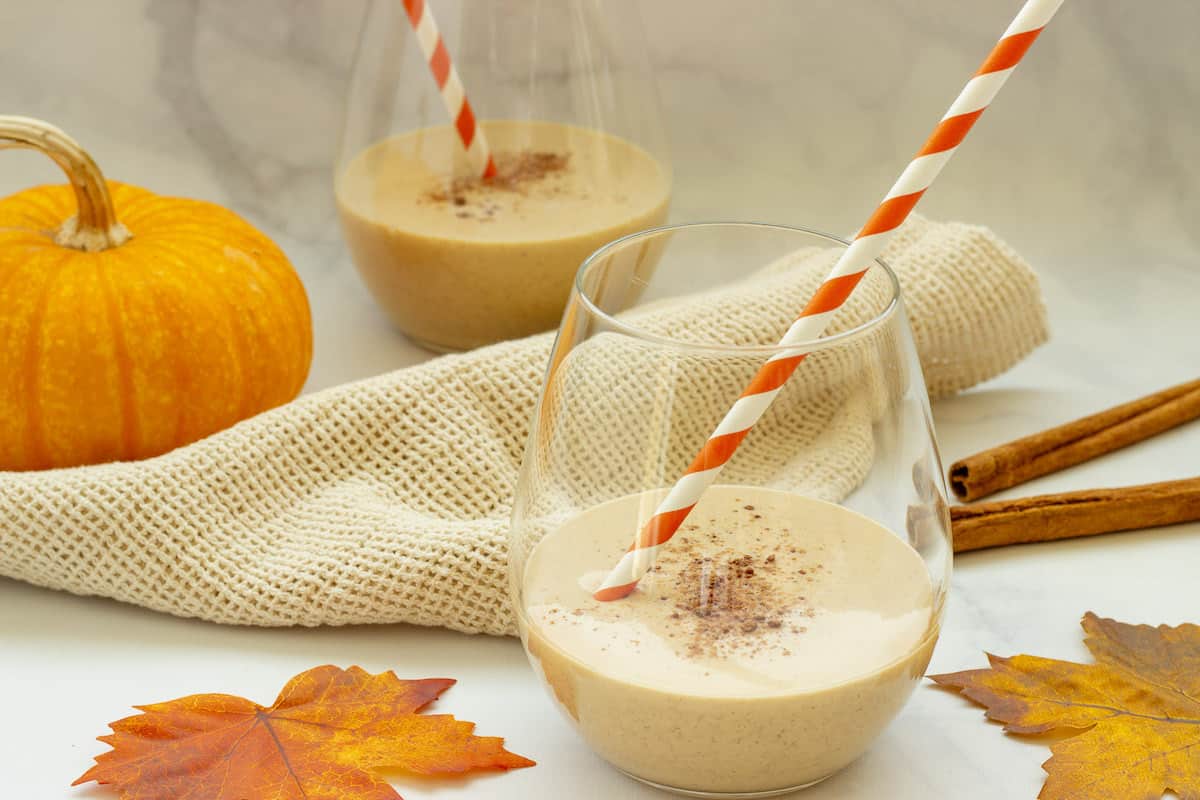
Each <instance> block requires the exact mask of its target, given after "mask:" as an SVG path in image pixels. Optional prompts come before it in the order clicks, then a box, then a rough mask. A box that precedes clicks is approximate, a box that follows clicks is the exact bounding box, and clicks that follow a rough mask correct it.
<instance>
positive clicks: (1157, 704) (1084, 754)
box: [930, 611, 1200, 800]
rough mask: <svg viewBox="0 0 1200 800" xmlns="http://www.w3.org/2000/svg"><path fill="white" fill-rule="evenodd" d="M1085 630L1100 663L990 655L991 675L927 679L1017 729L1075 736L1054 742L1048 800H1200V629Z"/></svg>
mask: <svg viewBox="0 0 1200 800" xmlns="http://www.w3.org/2000/svg"><path fill="white" fill-rule="evenodd" d="M1082 624H1083V629H1084V631H1085V632H1086V633H1087V638H1086V639H1084V644H1086V645H1087V648H1088V650H1090V651H1091V653H1092V656H1093V657H1095V659H1096V663H1094V664H1075V663H1072V662H1070V661H1056V660H1054V659H1050V658H1038V657H1037V656H1024V655H1022V656H1013V657H1012V658H1000V657H998V656H993V655H991V654H988V661H989V662H990V663H991V665H992V666H991V669H975V670H968V671H966V672H954V673H950V674H947V675H931V676H930V677H931V678H932V679H933V680H934V681H936V682H937V683H938V684H940V685H942V686H951V687H957V688H958V689H960V690H961V691H962V693H963V694H964V695H966V696H967V697H969V698H970V699H972V700H974V701H975V702H976V703H979V704H980V705H982V706H986V707H987V716H988V717H989V718H990V719H994V720H997V721H998V722H1003V723H1004V730H1006V731H1009V732H1011V733H1025V734H1038V733H1045V732H1047V731H1052V730H1060V731H1078V732H1079V733H1077V734H1076V735H1073V736H1070V737H1069V738H1065V739H1063V740H1061V741H1058V742H1055V743H1054V744H1052V745H1051V746H1050V752H1051V753H1052V755H1051V757H1050V759H1049V760H1048V761H1046V762H1045V763H1044V764H1042V768H1043V769H1045V770H1046V772H1047V778H1046V783H1045V785H1044V786H1043V787H1042V791H1041V792H1040V793H1039V794H1038V797H1039V798H1042V799H1043V800H1157V799H1158V798H1161V797H1162V796H1163V794H1164V793H1165V792H1167V791H1172V792H1174V793H1175V794H1176V795H1178V796H1179V797H1180V798H1182V800H1200V627H1198V626H1196V625H1180V626H1179V627H1176V628H1171V627H1167V626H1166V625H1160V626H1159V627H1157V628H1153V627H1151V626H1149V625H1127V624H1125V623H1121V622H1116V621H1114V620H1111V619H1102V618H1100V617H1097V616H1096V615H1095V614H1093V613H1091V612H1090V611H1089V612H1088V613H1087V614H1085V615H1084V617H1083V623H1082Z"/></svg>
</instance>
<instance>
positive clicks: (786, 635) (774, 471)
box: [509, 223, 951, 797]
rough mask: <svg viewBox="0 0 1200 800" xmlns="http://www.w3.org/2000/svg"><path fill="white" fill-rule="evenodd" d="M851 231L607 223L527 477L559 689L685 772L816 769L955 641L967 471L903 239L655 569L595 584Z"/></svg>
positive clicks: (525, 545)
mask: <svg viewBox="0 0 1200 800" xmlns="http://www.w3.org/2000/svg"><path fill="white" fill-rule="evenodd" d="M845 246H846V245H845V243H844V242H842V241H840V240H838V239H836V238H834V237H831V236H827V235H824V234H820V233H816V232H812V231H806V230H800V229H796V228H786V227H779V226H769V225H757V224H741V223H716V224H697V225H683V226H675V227H665V228H659V229H656V230H652V231H646V232H641V233H637V234H633V235H631V236H628V237H626V238H624V239H621V240H618V241H616V242H613V243H611V244H609V245H608V246H606V247H604V248H602V249H601V250H599V251H598V252H597V253H596V254H594V255H593V256H591V257H590V258H589V259H588V260H587V261H586V262H584V264H583V266H582V268H581V269H580V270H579V272H578V275H577V277H576V279H575V286H574V289H573V293H572V297H571V300H570V302H569V303H568V306H567V309H566V313H565V315H564V318H563V321H562V325H561V327H560V329H559V337H558V341H557V344H556V346H555V348H554V351H553V354H552V356H551V361H550V366H549V370H548V373H547V376H546V382H545V385H544V388H543V393H542V397H541V402H540V405H539V408H538V411H537V414H536V417H535V419H534V421H533V424H532V430H531V434H530V439H529V443H528V449H527V451H526V455H525V460H524V464H523V466H522V471H521V476H520V480H519V483H518V486H517V490H516V504H515V510H514V516H513V524H512V531H511V535H510V553H509V578H510V588H511V594H512V600H513V604H514V608H515V610H516V614H517V619H518V625H519V628H520V633H521V638H522V641H523V643H524V645H525V648H526V650H527V652H528V655H529V659H530V662H531V663H532V665H533V667H534V669H535V671H536V673H537V675H538V676H539V678H540V679H541V680H542V681H543V682H544V684H545V686H546V688H547V689H548V693H549V696H550V697H551V698H552V702H553V703H554V704H555V705H556V706H557V707H558V708H559V709H560V710H561V711H562V712H563V713H564V714H565V715H566V716H567V717H568V718H569V719H570V720H571V722H572V723H573V725H574V726H575V728H576V729H577V730H578V731H579V733H580V734H581V735H582V737H583V738H584V740H586V742H587V743H588V745H590V746H591V747H592V748H593V749H594V750H595V751H596V752H597V753H598V754H599V755H600V756H602V757H603V758H605V759H606V760H608V761H609V762H610V763H611V764H612V765H613V766H615V767H616V768H617V769H619V770H622V771H624V772H625V773H627V774H628V775H630V776H632V777H634V778H637V779H639V780H641V781H644V782H646V783H649V784H653V785H655V786H658V787H660V788H665V789H670V790H673V791H676V792H679V793H681V794H687V795H693V796H702V797H758V796H767V795H771V794H781V793H784V792H788V791H792V790H795V789H798V788H801V787H804V786H807V785H811V784H813V783H816V782H817V781H820V780H822V779H824V778H826V777H828V776H829V775H831V774H833V773H835V772H837V771H838V770H840V769H841V768H843V767H845V766H846V765H847V764H849V763H850V762H851V761H853V760H854V759H856V758H857V757H858V756H859V755H861V754H862V753H863V752H864V751H865V750H866V749H867V747H868V746H869V745H870V744H871V742H872V741H873V740H874V739H875V738H876V737H877V736H878V735H879V733H880V732H881V731H882V730H883V728H884V727H885V726H886V725H887V724H888V723H889V722H890V721H891V720H892V719H893V717H895V716H896V714H897V713H898V712H899V711H900V709H901V707H902V706H903V705H904V703H905V702H906V700H907V699H908V697H909V695H910V693H911V691H912V689H913V687H914V686H915V685H916V684H917V682H918V680H919V679H920V677H921V676H922V675H923V673H924V671H925V668H926V666H927V664H928V662H929V658H930V656H931V654H932V650H933V647H934V643H935V641H936V639H937V635H938V629H939V623H940V620H941V616H942V609H943V606H944V602H945V598H946V591H947V588H948V585H949V578H950V566H951V546H950V534H949V531H950V527H949V517H948V513H947V507H946V499H945V498H946V490H945V485H944V483H943V481H942V478H941V476H942V470H941V466H940V464H939V461H938V454H937V449H936V446H935V443H934V435H933V430H932V426H931V421H930V416H929V409H928V397H927V394H926V390H925V384H924V381H923V378H922V374H921V368H920V364H919V363H918V361H917V358H916V353H915V349H914V345H913V341H912V336H911V333H910V330H909V326H908V321H907V319H906V316H905V311H904V305H903V302H902V300H901V297H900V290H899V285H898V284H897V282H896V277H895V275H894V274H893V273H892V272H891V270H890V269H889V268H888V267H887V266H886V265H885V264H883V263H876V264H875V265H873V267H872V269H871V270H870V272H869V273H868V274H867V277H865V278H864V279H863V281H862V283H861V284H860V285H859V286H858V288H857V289H856V290H855V293H854V295H853V297H852V298H851V299H850V300H849V301H848V302H847V303H846V304H845V305H844V306H843V307H842V308H841V309H839V310H838V311H837V312H836V316H835V317H834V318H833V322H832V324H831V326H830V328H829V333H827V334H826V336H825V337H824V338H822V339H820V340H817V341H813V342H809V343H805V344H804V345H803V349H804V350H805V351H807V352H809V353H810V355H809V356H808V358H807V359H806V360H805V361H804V362H803V363H802V364H801V365H800V367H799V369H798V370H797V371H796V373H795V374H794V375H793V376H792V377H791V379H790V380H789V381H788V382H787V383H786V384H785V385H784V387H783V389H782V390H781V391H780V393H779V394H778V396H777V397H776V398H775V399H774V402H773V403H772V404H771V406H770V408H769V409H768V410H767V411H766V413H765V415H764V416H763V417H762V419H761V420H760V421H759V422H758V424H757V425H755V427H754V428H753V429H752V430H751V431H750V433H749V434H748V435H747V436H746V437H745V439H744V440H742V442H741V445H740V447H738V449H737V450H736V452H735V454H734V455H733V457H732V459H731V460H730V461H729V462H728V464H727V465H726V467H725V469H724V471H723V472H722V473H721V474H720V476H719V478H718V479H717V481H716V483H715V484H714V485H712V486H711V487H710V488H709V489H708V490H707V491H706V492H705V493H704V494H703V495H702V497H701V499H700V501H699V502H698V503H697V504H696V506H695V507H694V508H693V509H692V510H691V511H690V513H686V512H684V513H685V514H686V516H685V517H684V519H683V522H682V524H681V525H680V527H679V529H678V531H677V532H676V534H675V535H674V537H673V538H672V539H670V540H669V541H667V542H666V543H665V544H663V545H662V546H661V547H660V548H659V550H658V555H657V558H656V559H655V560H654V561H653V566H652V568H651V569H650V571H649V572H647V573H646V574H645V576H644V577H643V578H642V579H641V581H640V582H639V583H638V586H637V588H636V589H635V590H634V591H633V592H632V593H631V594H629V595H628V596H626V597H624V598H622V599H616V600H608V601H601V600H598V599H596V598H595V597H594V596H593V592H595V590H596V589H597V588H598V587H599V585H600V583H601V581H602V580H603V579H604V577H605V576H606V575H607V573H608V572H609V571H610V570H611V569H612V568H613V567H614V566H615V565H616V564H617V562H618V560H619V559H620V558H621V556H622V555H623V554H624V553H625V552H626V550H628V549H629V547H630V545H631V543H632V542H633V541H634V538H635V536H636V535H637V533H638V531H639V530H640V529H641V528H642V527H643V525H645V523H646V522H647V520H648V519H650V518H651V516H653V515H654V513H655V510H656V508H657V507H658V504H659V502H660V501H661V500H662V499H663V498H664V497H665V496H666V493H667V491H668V490H669V488H670V487H671V486H672V484H674V483H675V481H676V480H677V479H678V478H679V477H680V475H682V474H683V473H684V471H685V470H686V469H687V468H688V466H689V464H690V463H691V462H692V460H693V458H694V457H695V456H696V454H697V452H698V451H699V450H700V448H701V446H702V445H703V444H704V442H705V440H706V439H708V437H709V435H710V434H711V433H713V431H714V429H715V428H716V427H717V425H718V423H719V422H720V421H721V418H722V417H723V415H724V414H725V412H726V411H727V410H728V409H729V407H730V406H731V405H732V404H733V403H734V401H735V400H737V398H738V396H739V395H740V394H741V393H742V390H743V389H744V388H745V386H746V384H747V383H748V382H749V380H750V379H751V377H752V376H753V375H754V374H755V372H756V371H757V370H758V369H759V367H760V366H761V365H762V364H763V362H764V361H765V360H767V359H769V358H771V357H772V356H775V355H778V354H779V353H780V352H781V351H780V349H779V348H778V347H777V346H776V345H775V344H774V343H775V342H777V341H778V339H779V338H780V336H781V335H782V334H783V332H784V331H785V330H786V329H787V327H788V325H789V323H790V322H791V321H792V319H793V318H794V317H795V315H796V314H797V313H798V309H800V308H801V307H803V305H804V303H805V301H806V300H807V299H808V298H809V296H810V295H811V293H812V291H813V290H814V289H815V288H816V286H817V285H818V283H819V282H820V281H821V279H822V278H823V276H824V275H825V273H826V272H827V271H828V269H829V267H830V266H831V265H832V264H833V262H834V261H835V260H836V258H837V257H838V255H839V254H840V252H841V251H842V249H843V248H844V247H845ZM739 282H740V283H739ZM909 724H912V723H909Z"/></svg>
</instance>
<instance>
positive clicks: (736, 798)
mask: <svg viewBox="0 0 1200 800" xmlns="http://www.w3.org/2000/svg"><path fill="white" fill-rule="evenodd" d="M619 771H620V772H621V773H623V774H625V775H628V776H629V777H631V778H633V779H634V780H635V781H637V782H638V783H644V784H646V785H647V786H653V787H654V788H655V789H662V790H663V791H664V792H671V793H672V794H678V795H683V796H684V797H704V798H708V799H709V800H756V799H757V798H761V797H779V796H780V795H783V794H791V793H792V792H798V791H800V790H801V789H807V788H808V787H810V786H816V785H817V784H818V783H820V782H821V781H823V780H825V779H826V778H828V777H830V776H831V775H835V774H836V773H834V772H831V773H829V775H824V776H822V777H820V778H817V779H816V780H815V781H809V782H808V783H801V784H798V785H796V786H785V787H784V788H782V789H767V790H766V791H764V792H701V791H697V790H695V789H678V788H676V787H674V786H667V785H666V784H663V783H655V782H654V781H650V780H646V779H645V778H639V777H638V776H637V775H634V774H633V773H631V772H625V770H623V769H621V770H619Z"/></svg>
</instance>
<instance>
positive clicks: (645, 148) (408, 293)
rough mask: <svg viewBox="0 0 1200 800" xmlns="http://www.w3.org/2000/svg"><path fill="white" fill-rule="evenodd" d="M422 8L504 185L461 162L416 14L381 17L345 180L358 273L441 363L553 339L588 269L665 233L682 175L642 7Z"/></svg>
mask: <svg viewBox="0 0 1200 800" xmlns="http://www.w3.org/2000/svg"><path fill="white" fill-rule="evenodd" d="M415 6H416V7H418V8H423V9H424V10H423V11H422V12H421V13H424V14H426V15H432V14H436V24H437V25H438V26H439V27H440V32H441V37H442V42H443V43H444V49H443V50H439V51H437V52H438V53H439V54H443V55H444V54H447V53H448V56H446V57H448V58H449V59H451V60H452V62H453V68H454V69H455V70H456V71H457V74H458V75H460V76H461V79H462V86H463V87H465V93H466V97H467V99H468V100H469V102H470V106H471V108H472V114H473V116H474V118H476V119H478V120H479V124H478V131H479V135H480V136H482V140H483V141H485V142H486V144H487V147H488V148H489V149H490V152H491V154H492V156H493V159H494V162H495V165H496V167H497V170H498V174H497V175H495V176H494V177H490V178H486V179H485V178H484V177H482V175H481V174H480V171H479V168H478V165H476V164H473V163H472V161H471V160H469V159H468V158H467V153H466V150H465V149H464V147H463V144H462V136H461V135H460V133H459V127H458V126H457V125H456V124H453V125H452V124H451V122H452V120H451V118H450V116H451V115H449V114H448V113H447V111H446V108H445V105H444V103H443V97H442V96H441V93H440V92H439V88H438V85H437V83H435V81H434V78H433V76H432V75H431V70H430V62H429V61H428V60H427V59H426V57H425V55H424V54H423V53H422V51H421V48H420V47H419V46H418V41H417V38H418V37H417V36H416V35H415V34H414V32H413V30H412V26H411V25H410V20H409V19H408V17H407V16H406V12H405V8H404V4H402V3H401V1H400V0H373V2H372V3H371V5H370V7H369V10H368V14H367V17H366V19H365V21H364V24H363V29H362V34H361V39H360V42H359V48H358V54H357V56H356V58H355V65H354V69H353V73H352V76H351V81H350V87H349V94H348V97H347V104H346V117H345V124H344V127H343V133H342V140H341V145H340V148H339V154H338V157H337V164H336V168H335V186H334V188H335V194H336V199H337V206H338V211H339V216H340V218H341V222H342V230H343V233H344V235H345V238H346V242H347V244H348V246H349V249H350V254H351V257H352V259H353V261H354V264H355V265H356V267H357V268H358V271H359V273H360V274H361V276H362V278H363V280H364V281H365V282H366V285H367V287H368V289H369V290H370V291H371V293H372V295H373V296H374V297H375V299H376V301H377V302H378V303H379V304H380V306H381V307H382V308H383V310H384V311H385V312H386V313H387V314H388V316H389V317H390V318H391V320H392V322H393V323H394V324H395V325H396V326H397V327H399V329H400V330H402V331H403V332H405V333H406V334H407V335H408V336H409V337H410V338H412V339H413V340H415V341H417V342H418V343H420V344H422V345H424V346H426V347H428V348H430V349H434V350H464V349H468V348H472V347H477V346H479V345H483V344H487V343H490V342H494V341H498V340H500V339H509V338H514V337H518V336H525V335H528V334H532V333H537V332H539V331H544V330H550V329H552V328H553V327H554V326H555V325H556V324H557V323H558V320H559V318H560V317H561V315H562V309H563V304H564V303H565V302H566V299H567V296H568V294H569V293H570V288H571V279H572V277H573V276H574V274H575V271H576V269H577V268H578V267H579V264H580V262H582V261H583V259H584V258H585V257H586V256H587V255H588V254H589V253H591V252H592V251H594V250H595V249H596V248H598V247H600V246H601V245H603V244H605V243H606V242H609V241H612V240H613V239H616V238H618V237H620V236H624V235H625V234H628V233H631V232H633V231H636V230H641V229H644V228H648V227H651V226H654V225H659V224H662V223H663V222H664V221H665V220H666V216H667V207H668V203H669V199H670V187H671V174H670V168H669V165H668V160H667V150H666V146H665V137H664V134H663V128H662V125H661V113H660V109H659V101H658V95H657V92H656V89H655V83H654V76H653V72H652V70H651V67H650V62H649V59H648V58H647V52H646V46H645V37H644V35H643V33H644V32H643V30H642V23H641V20H640V17H639V15H638V13H637V6H636V5H635V4H633V3H630V2H621V1H620V0H616V1H615V2H614V1H613V0H610V1H609V2H599V1H598V0H497V1H496V2H488V3H464V2H454V0H446V1H445V2H437V1H436V0H427V2H425V3H418V4H415ZM421 29H422V31H423V33H424V34H425V35H428V34H429V31H430V30H431V29H430V28H429V25H428V22H423V23H421ZM443 55H439V56H438V57H437V58H435V59H434V61H435V63H436V64H438V65H439V66H438V71H439V74H443V75H444V74H445V72H446V70H447V67H446V62H445V60H444V58H443ZM439 59H440V60H439ZM447 86H448V87H449V88H447V89H445V91H446V92H447V93H449V94H451V95H453V97H451V101H450V102H452V103H457V102H458V98H460V97H461V93H458V92H457V90H456V89H455V88H454V87H455V86H457V84H453V83H451V84H447ZM460 108H461V107H460Z"/></svg>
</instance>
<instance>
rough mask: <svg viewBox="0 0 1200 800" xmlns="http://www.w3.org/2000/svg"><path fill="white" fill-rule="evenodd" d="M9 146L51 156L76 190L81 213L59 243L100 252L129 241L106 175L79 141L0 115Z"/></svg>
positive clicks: (0, 141) (1, 136) (1, 141)
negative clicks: (113, 202)
mask: <svg viewBox="0 0 1200 800" xmlns="http://www.w3.org/2000/svg"><path fill="white" fill-rule="evenodd" d="M10 147H28V148H32V149H34V150H38V151H40V152H42V153H44V154H45V155H47V156H49V157H50V158H52V159H53V160H54V163H56V164H58V166H59V167H61V168H62V171H63V172H65V173H66V175H67V180H68V181H70V183H71V188H73V189H74V190H75V202H76V203H77V204H78V207H79V211H78V213H77V214H76V215H75V216H73V217H71V218H70V219H68V220H66V221H65V222H63V224H62V227H61V228H59V229H58V233H57V234H55V237H54V241H55V242H56V243H58V244H59V245H62V246H63V247H72V248H75V249H76V250H86V251H88V252H98V251H100V250H107V249H108V248H110V247H117V246H118V245H121V244H124V243H125V242H127V241H129V238H130V236H131V234H130V233H129V229H128V228H126V227H125V226H124V225H122V224H121V223H120V222H118V221H117V215H116V212H115V211H114V210H113V204H112V197H111V196H110V195H109V193H108V183H107V182H105V180H104V173H102V172H101V171H100V168H99V167H98V166H96V162H95V161H93V160H92V157H91V156H90V155H88V154H87V151H86V150H84V149H83V148H82V147H80V146H79V143H78V142H76V141H75V140H74V139H72V138H71V137H70V136H68V135H67V134H65V133H63V132H62V131H61V130H59V129H58V128H56V127H55V126H53V125H51V124H50V123H48V122H42V121H41V120H40V119H33V118H31V117H15V116H4V115H0V149H6V148H10Z"/></svg>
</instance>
